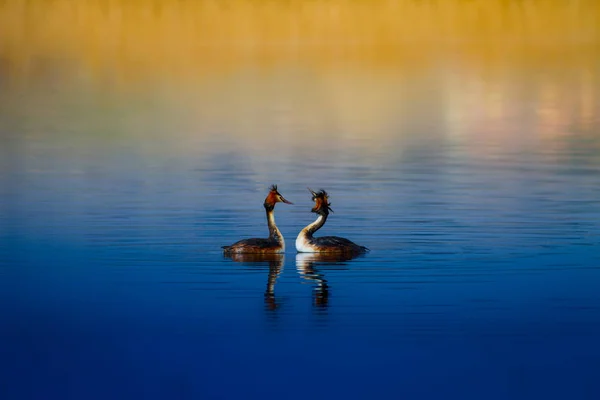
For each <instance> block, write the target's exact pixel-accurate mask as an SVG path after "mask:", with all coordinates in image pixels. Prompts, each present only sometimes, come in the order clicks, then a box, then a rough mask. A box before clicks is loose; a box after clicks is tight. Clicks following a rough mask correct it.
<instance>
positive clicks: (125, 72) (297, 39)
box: [0, 0, 600, 80]
mask: <svg viewBox="0 0 600 400" xmlns="http://www.w3.org/2000/svg"><path fill="white" fill-rule="evenodd" d="M599 26H600V3H598V2H596V1H593V0H587V1H586V0H579V1H577V0H573V1H556V0H519V1H517V0H515V1H505V0H429V1H425V0H422V1H419V0H396V1H393V0H323V1H308V0H306V1H302V0H287V1H284V0H282V1H275V0H270V1H267V0H228V1H217V0H197V1H194V0H172V1H165V0H160V1H159V0H38V1H31V0H2V1H0V60H1V63H2V64H1V65H2V68H3V69H4V70H5V71H8V73H9V74H10V75H11V76H15V75H21V74H25V75H27V74H28V73H29V72H30V70H31V69H32V68H33V69H35V65H36V64H37V63H39V62H40V60H41V61H44V60H46V61H47V60H52V61H53V62H63V63H69V64H70V65H74V66H76V68H84V69H86V70H89V71H90V72H91V73H102V71H105V70H107V69H109V70H111V71H112V72H113V73H117V75H118V78H119V79H128V80H129V79H138V78H143V77H149V76H152V75H155V74H164V73H165V72H168V73H169V74H176V75H182V74H183V75H194V76H202V75H206V74H213V73H221V72H224V71H227V70H230V69H235V68H236V67H238V66H239V65H241V64H245V63H252V64H253V65H258V66H260V67H269V66H272V65H276V64H279V63H286V62H294V63H299V62H300V63H303V64H305V65H311V66H316V65H318V66H327V65H332V64H337V63H338V62H340V61H341V62H346V61H352V62H358V63H364V64H368V65H369V66H371V67H372V66H380V67H385V66H396V65H400V64H401V65H403V66H404V67H406V68H410V67H411V66H413V67H417V68H418V67H419V66H421V65H422V64H423V62H430V61H435V60H436V59H437V58H439V57H453V58H457V59H459V60H460V61H461V62H467V63H480V62H486V61H492V62H494V63H496V62H499V61H502V60H510V61H511V62H522V63H531V62H533V63H537V62H548V61H552V62H559V63H560V62H565V61H568V62H574V61H576V60H577V59H578V58H586V59H589V58H590V57H597V56H598V54H599V51H598V42H599V40H598V39H599V37H600V29H599Z"/></svg>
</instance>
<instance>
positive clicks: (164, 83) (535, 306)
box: [0, 57, 600, 399]
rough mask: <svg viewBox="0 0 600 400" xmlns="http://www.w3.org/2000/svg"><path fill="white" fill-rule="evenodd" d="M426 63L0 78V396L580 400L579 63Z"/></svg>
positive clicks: (582, 142) (598, 171)
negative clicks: (329, 210) (252, 253)
mask: <svg viewBox="0 0 600 400" xmlns="http://www.w3.org/2000/svg"><path fill="white" fill-rule="evenodd" d="M444 60H445V61H443V62H442V61H440V62H439V63H437V64H435V66H431V65H430V66H428V67H425V68H421V69H418V70H411V71H401V70H397V69H394V68H387V69H386V68H379V67H377V68H376V67H373V66H364V65H361V64H359V63H353V64H343V63H342V64H340V65H335V66H333V67H331V68H328V69H320V70H315V69H311V68H310V67H308V66H304V65H302V63H301V62H299V63H282V64H281V65H277V66H274V67H270V68H267V69H264V68H261V67H257V66H255V65H252V64H251V63H249V64H247V65H241V66H238V68H236V69H235V71H229V72H227V73H222V74H215V75H214V76H210V77H208V78H206V79H198V80H196V81H193V82H190V81H185V80H178V79H177V77H174V76H162V77H159V78H157V79H155V80H153V81H151V82H146V83H145V84H139V85H137V84H131V85H129V86H123V85H122V84H120V85H116V84H114V82H113V81H112V80H111V77H110V75H109V76H97V75H89V74H86V72H85V71H81V70H78V69H76V68H75V69H69V68H68V66H65V65H62V64H58V65H57V64H54V63H49V64H41V65H39V66H37V67H36V68H37V69H36V68H34V69H33V72H32V75H31V76H30V77H29V78H28V80H27V81H26V82H25V83H23V82H21V84H19V85H16V86H13V85H12V84H10V83H8V82H6V81H4V86H3V89H2V90H3V91H2V93H1V94H0V134H1V136H0V141H1V142H0V143H1V147H0V196H1V197H0V201H1V202H0V239H1V242H0V353H1V354H2V356H1V358H0V360H1V361H0V372H1V373H0V397H2V399H30V398H35V399H47V398H60V399H75V398H76V399H96V398H98V399H107V398H195V399H226V398H227V399H229V398H287V399H295V398H307V397H308V396H319V397H331V398H365V399H366V398H375V397H377V396H385V397H388V398H460V399H481V398H486V399H508V398H512V399H531V398H557V399H559V398H560V399H564V398H572V399H597V398H599V397H600V389H599V387H598V385H597V378H598V376H600V345H599V344H598V337H600V336H599V335H600V292H599V291H598V287H599V286H598V285H599V282H600V136H599V132H600V119H599V115H600V114H598V110H600V86H599V83H600V75H598V72H597V71H599V70H600V69H599V68H598V63H597V62H596V61H595V60H594V61H588V62H581V63H580V62H577V63H575V62H574V63H571V64H567V65H566V66H565V65H559V66H553V65H543V64H540V65H539V66H523V65H520V64H511V63H510V62H508V61H507V62H495V63H493V65H486V66H477V67H468V66H466V65H463V64H461V63H457V62H454V61H453V59H452V57H448V58H445V59H444ZM161 78H162V79H161ZM272 183H277V184H278V185H279V190H280V192H281V193H282V194H283V195H284V196H285V197H286V198H287V199H289V200H290V201H292V202H294V203H295V204H294V205H286V204H279V205H278V206H277V208H276V217H277V222H278V225H279V227H280V229H281V231H282V233H283V235H284V236H285V237H286V239H287V240H286V243H287V250H286V253H285V255H284V256H282V257H273V258H270V259H262V260H261V259H251V258H243V257H242V258H237V259H234V260H232V259H228V258H224V257H223V256H222V254H221V251H220V246H222V245H226V244H230V243H232V242H234V241H236V240H238V239H240V238H244V237H252V236H259V237H260V236H266V235H267V228H266V221H265V218H264V210H263V208H262V202H263V199H264V197H265V195H266V193H267V188H268V186H269V185H270V184H272ZM306 186H310V187H311V188H313V189H320V188H323V189H326V190H327V191H328V192H329V193H330V196H331V197H330V200H331V202H332V207H333V209H334V210H335V213H334V214H332V215H331V217H330V219H329V220H328V222H327V225H326V226H325V227H324V228H323V229H322V230H321V231H320V232H319V233H320V234H323V235H340V236H344V237H347V238H349V239H351V240H354V241H356V242H357V243H359V244H362V245H365V246H367V247H369V248H370V249H371V252H370V253H369V254H367V255H365V256H363V257H359V258H355V259H352V260H335V259H321V258H318V257H317V258H315V257H313V256H309V255H297V254H296V251H295V248H294V240H295V237H296V235H297V233H298V231H299V230H300V229H301V228H302V227H303V226H305V225H306V224H308V223H309V222H311V221H312V220H313V219H314V218H313V214H311V213H310V208H311V207H312V204H311V199H310V194H309V193H308V191H307V190H306Z"/></svg>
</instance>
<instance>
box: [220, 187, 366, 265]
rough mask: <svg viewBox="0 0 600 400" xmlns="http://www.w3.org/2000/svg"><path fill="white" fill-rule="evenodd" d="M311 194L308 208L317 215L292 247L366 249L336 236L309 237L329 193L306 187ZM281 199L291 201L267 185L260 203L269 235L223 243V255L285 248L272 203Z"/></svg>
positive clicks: (322, 217)
mask: <svg viewBox="0 0 600 400" xmlns="http://www.w3.org/2000/svg"><path fill="white" fill-rule="evenodd" d="M308 190H309V191H310V193H311V194H312V200H313V201H314V202H315V206H314V207H313V208H312V210H311V211H312V212H314V213H316V214H318V217H317V219H316V220H315V222H313V223H312V224H309V225H308V226H307V227H306V228H304V229H302V231H300V233H299V234H298V237H297V238H296V250H297V251H298V252H300V253H341V254H360V253H364V252H366V251H368V250H369V249H367V248H366V247H364V246H359V245H357V244H356V243H354V242H352V241H350V240H348V239H345V238H341V237H337V236H323V237H320V238H315V237H313V234H314V233H315V232H316V231H318V230H319V229H321V228H322V227H323V225H325V221H327V217H328V216H329V211H332V212H333V210H332V209H331V207H330V206H331V204H330V203H329V196H328V195H327V192H325V191H324V190H320V191H319V192H314V191H313V190H311V189H308ZM279 202H283V203H286V204H293V203H291V202H289V201H287V200H286V199H284V198H283V196H281V194H280V193H279V192H278V191H277V185H273V186H271V188H270V191H269V194H268V195H267V198H266V199H265V202H264V204H263V205H264V207H265V210H266V212H267V225H268V226H269V237H268V238H267V239H258V238H252V239H244V240H240V241H238V242H236V243H234V244H232V245H231V246H223V253H224V254H225V255H232V254H243V253H255V254H273V253H283V252H285V240H284V239H283V235H282V234H281V232H280V231H279V229H278V228H277V226H276V225H275V215H274V210H275V204H277V203H279Z"/></svg>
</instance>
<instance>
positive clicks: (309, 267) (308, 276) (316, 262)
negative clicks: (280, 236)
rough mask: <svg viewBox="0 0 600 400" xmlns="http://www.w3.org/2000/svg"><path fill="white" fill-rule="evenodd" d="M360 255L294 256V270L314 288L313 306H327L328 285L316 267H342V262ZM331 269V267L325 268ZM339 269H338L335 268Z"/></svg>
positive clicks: (315, 254) (318, 254) (309, 254)
mask: <svg viewBox="0 0 600 400" xmlns="http://www.w3.org/2000/svg"><path fill="white" fill-rule="evenodd" d="M356 257H360V255H352V254H335V253H298V254H296V270H297V271H298V273H299V274H300V276H301V277H302V278H304V279H305V280H306V281H309V282H311V283H313V282H314V283H315V285H316V286H315V287H314V305H315V307H318V308H327V306H328V305H329V284H328V283H327V280H326V279H325V277H324V275H323V274H322V273H321V272H319V269H318V268H317V266H326V265H329V266H333V265H338V266H340V265H343V264H340V263H343V262H344V261H349V260H351V259H353V258H356ZM327 268H331V267H327ZM336 269H340V268H336Z"/></svg>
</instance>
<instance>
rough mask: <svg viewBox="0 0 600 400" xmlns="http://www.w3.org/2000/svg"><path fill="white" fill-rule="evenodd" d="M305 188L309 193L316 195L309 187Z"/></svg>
mask: <svg viewBox="0 0 600 400" xmlns="http://www.w3.org/2000/svg"><path fill="white" fill-rule="evenodd" d="M307 189H308V191H309V192H310V194H312V195H313V196H316V195H317V194H316V193H315V192H314V191H313V190H312V189H311V188H309V187H307Z"/></svg>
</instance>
